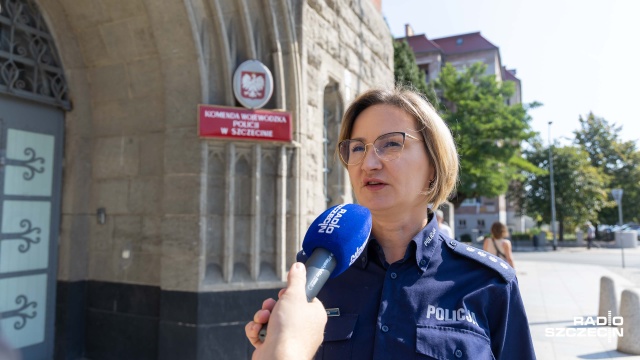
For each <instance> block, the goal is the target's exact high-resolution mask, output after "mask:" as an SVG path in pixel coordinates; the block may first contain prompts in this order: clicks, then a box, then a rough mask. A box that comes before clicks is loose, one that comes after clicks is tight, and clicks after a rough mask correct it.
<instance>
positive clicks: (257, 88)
mask: <svg viewBox="0 0 640 360" xmlns="http://www.w3.org/2000/svg"><path fill="white" fill-rule="evenodd" d="M240 81H241V84H240V85H241V88H242V96H243V97H245V98H249V99H262V98H263V97H264V87H265V74H264V73H260V72H253V71H243V72H242V77H241V79H240Z"/></svg>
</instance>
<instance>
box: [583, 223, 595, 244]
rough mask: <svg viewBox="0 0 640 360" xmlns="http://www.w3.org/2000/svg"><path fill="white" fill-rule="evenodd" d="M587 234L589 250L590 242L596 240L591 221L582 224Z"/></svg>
mask: <svg viewBox="0 0 640 360" xmlns="http://www.w3.org/2000/svg"><path fill="white" fill-rule="evenodd" d="M584 226H585V230H586V233H587V249H591V242H592V241H593V240H594V239H595V238H596V228H595V227H594V226H593V225H592V224H591V221H587V222H586V223H584Z"/></svg>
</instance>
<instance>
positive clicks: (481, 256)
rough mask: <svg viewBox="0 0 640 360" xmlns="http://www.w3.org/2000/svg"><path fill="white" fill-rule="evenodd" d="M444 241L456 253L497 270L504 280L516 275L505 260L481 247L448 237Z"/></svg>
mask: <svg viewBox="0 0 640 360" xmlns="http://www.w3.org/2000/svg"><path fill="white" fill-rule="evenodd" d="M446 243H447V246H448V247H449V248H451V249H452V250H453V251H454V252H456V253H457V254H460V255H462V256H464V257H467V258H469V259H472V260H475V261H476V262H479V263H481V264H482V265H484V266H486V267H489V268H491V269H493V270H495V271H497V272H498V273H499V274H500V275H501V276H502V277H503V278H504V279H505V280H507V282H510V281H511V280H513V279H514V278H515V277H516V271H515V270H514V269H513V268H512V267H511V266H510V265H509V264H507V262H506V261H504V260H503V259H501V258H499V257H497V256H495V255H493V254H489V253H488V252H486V251H484V250H482V249H478V248H475V247H473V246H471V245H467V244H464V243H460V242H458V241H456V240H451V239H448V240H446Z"/></svg>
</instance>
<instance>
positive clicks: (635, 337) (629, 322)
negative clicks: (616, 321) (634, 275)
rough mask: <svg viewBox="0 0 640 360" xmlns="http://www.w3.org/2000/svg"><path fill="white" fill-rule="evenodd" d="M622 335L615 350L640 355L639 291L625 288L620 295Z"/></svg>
mask: <svg viewBox="0 0 640 360" xmlns="http://www.w3.org/2000/svg"><path fill="white" fill-rule="evenodd" d="M620 316H621V317H622V321H623V323H622V326H621V327H622V336H619V337H618V348H617V350H618V351H620V352H623V353H627V354H633V355H640V292H639V290H638V289H627V290H624V291H623V292H622V296H621V297H620Z"/></svg>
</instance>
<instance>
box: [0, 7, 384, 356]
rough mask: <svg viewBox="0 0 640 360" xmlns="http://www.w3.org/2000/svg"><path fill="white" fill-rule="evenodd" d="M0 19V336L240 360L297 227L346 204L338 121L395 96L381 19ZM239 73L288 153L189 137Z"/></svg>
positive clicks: (144, 13) (164, 14)
mask: <svg viewBox="0 0 640 360" xmlns="http://www.w3.org/2000/svg"><path fill="white" fill-rule="evenodd" d="M0 5H1V6H2V9H1V11H0V126H1V129H0V134H1V135H0V158H1V159H2V162H0V164H2V165H1V166H0V181H1V183H0V190H2V193H0V201H1V202H2V207H1V210H0V211H1V213H0V217H1V219H2V229H1V230H2V237H1V238H0V239H1V241H0V246H1V247H0V314H2V317H3V319H2V320H0V326H1V329H2V332H3V333H4V335H5V337H6V338H7V339H8V340H9V342H10V343H12V344H13V345H14V346H16V347H20V348H22V350H23V353H24V358H25V359H27V360H28V359H35V358H50V357H51V356H52V353H53V352H54V351H55V358H57V359H79V358H88V359H155V358H160V359H240V358H247V357H248V354H250V351H251V348H250V346H249V344H248V342H247V341H246V340H245V338H244V331H243V328H244V324H245V323H246V322H247V321H248V320H250V319H251V317H252V316H253V313H254V312H255V310H256V309H257V308H258V307H259V306H260V304H261V302H262V300H263V299H264V298H266V297H273V296H275V295H276V294H277V290H278V289H279V288H280V287H282V285H283V280H284V279H285V276H286V269H287V268H288V266H289V265H290V264H291V263H292V262H293V261H294V259H295V254H296V252H297V251H298V249H300V242H301V239H302V236H303V235H304V233H305V231H306V229H307V226H308V225H309V224H310V223H311V221H312V220H313V219H315V217H316V216H317V215H318V214H319V213H320V212H321V211H322V210H324V209H325V208H326V207H327V206H328V205H330V204H333V203H338V202H344V201H351V200H352V199H351V195H350V193H351V191H350V188H349V185H348V183H347V181H346V178H347V176H346V173H345V171H344V170H343V169H342V167H340V166H338V165H337V163H335V157H334V156H333V153H332V148H333V147H334V145H335V141H336V138H337V136H338V124H339V121H340V118H341V115H342V112H343V110H344V107H345V104H347V103H348V102H349V101H350V100H351V99H352V98H353V97H354V96H355V95H356V94H358V93H360V92H362V91H364V90H365V89H367V88H369V87H372V86H390V85H392V84H393V64H392V62H393V48H392V44H391V37H390V33H389V30H388V28H387V26H386V24H385V23H384V20H383V19H382V15H381V13H380V1H379V0H378V1H352V0H341V1H322V0H310V1H304V2H298V1H287V0H266V1H259V0H244V1H231V0H213V1H201V0H187V1H176V0H154V1H149V0H115V1H102V0H85V1H76V0H0ZM381 39H382V41H381ZM384 39H389V41H385V40H384ZM247 59H258V60H260V61H261V62H262V63H264V64H265V65H267V67H268V68H269V69H270V70H271V72H272V73H273V76H274V95H273V97H272V98H271V100H270V101H269V102H268V103H267V105H266V106H265V108H267V109H284V110H286V111H289V112H290V113H291V114H292V118H293V134H292V136H293V141H292V142H290V143H270V142H257V141H228V140H227V141H225V140H212V139H204V138H199V137H198V132H197V121H198V120H197V119H198V117H197V116H198V115H197V114H198V113H197V109H198V104H215V105H223V106H238V103H237V102H236V100H235V99H234V96H233V93H232V88H231V80H232V75H233V72H234V70H235V69H236V67H237V66H238V65H239V64H240V63H242V62H243V61H245V60H247ZM32 315H33V316H32ZM16 324H18V325H16ZM54 329H55V331H54ZM54 349H55V350H54Z"/></svg>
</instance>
